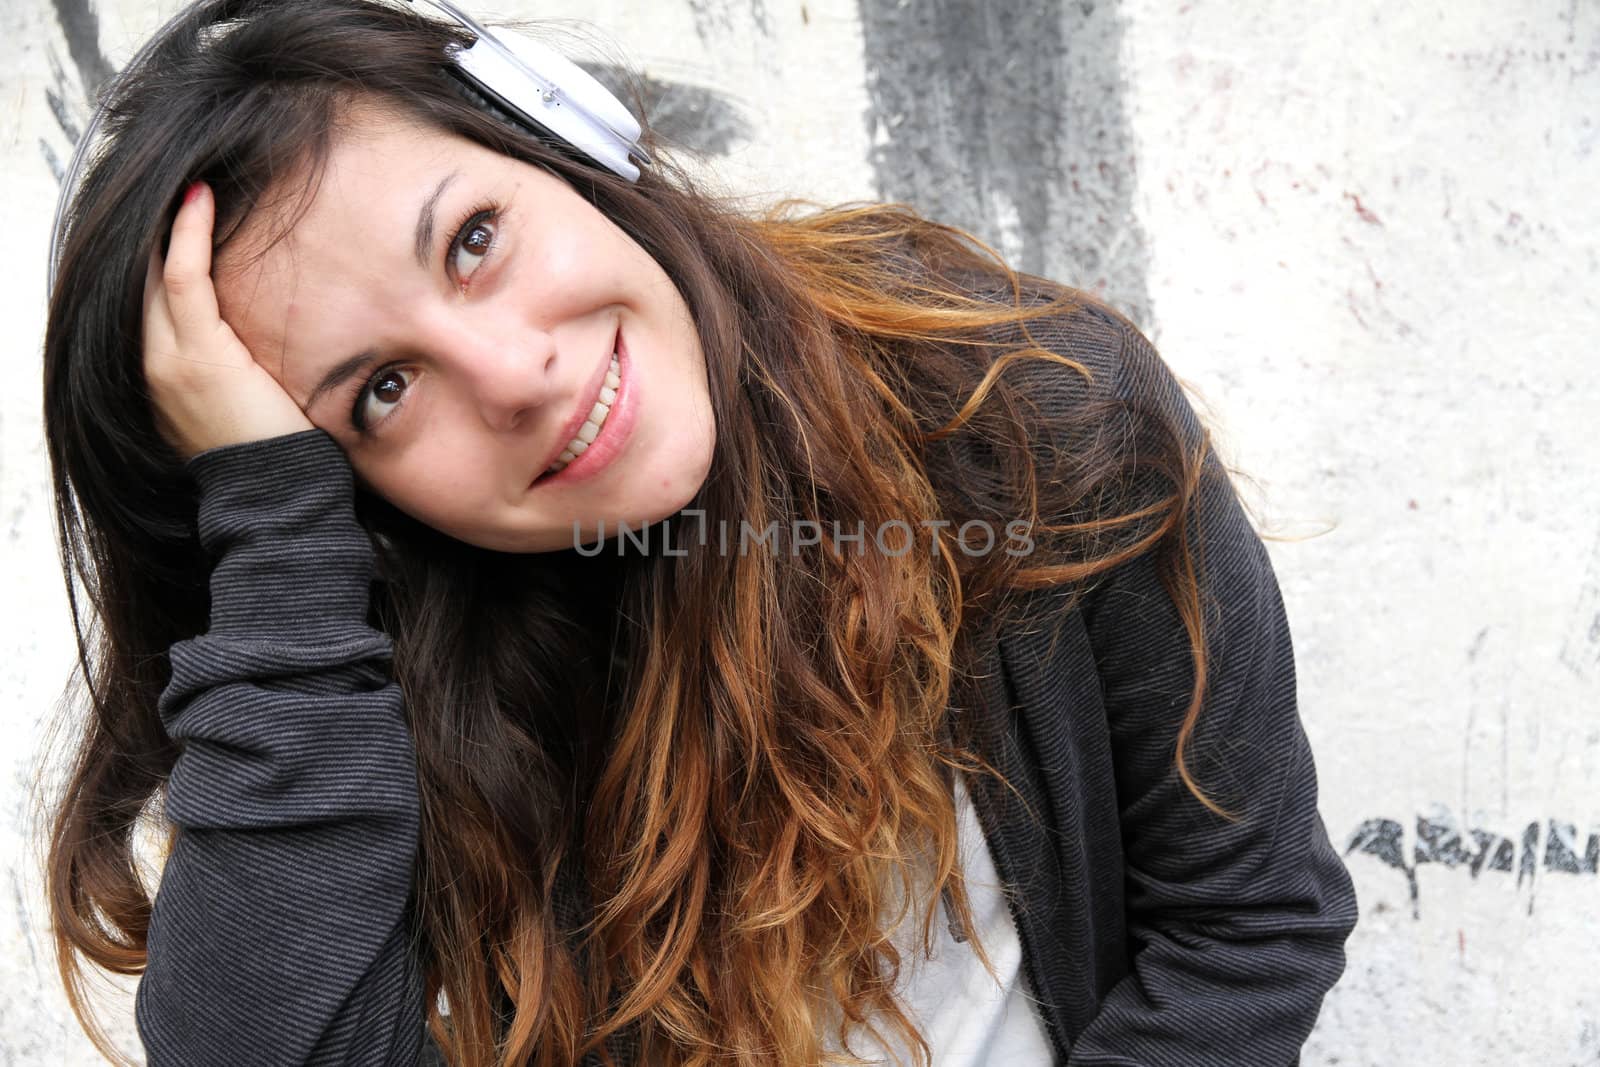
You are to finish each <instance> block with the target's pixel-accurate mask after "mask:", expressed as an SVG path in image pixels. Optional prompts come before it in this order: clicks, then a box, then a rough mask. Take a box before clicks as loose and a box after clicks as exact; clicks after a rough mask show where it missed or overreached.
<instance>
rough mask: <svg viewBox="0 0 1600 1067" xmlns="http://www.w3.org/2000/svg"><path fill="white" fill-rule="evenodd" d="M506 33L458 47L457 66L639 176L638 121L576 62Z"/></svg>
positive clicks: (505, 104) (515, 107)
mask: <svg viewBox="0 0 1600 1067" xmlns="http://www.w3.org/2000/svg"><path fill="white" fill-rule="evenodd" d="M508 36H509V37H511V38H512V39H511V40H501V39H500V38H499V37H494V36H490V35H489V34H487V33H484V34H482V35H481V36H479V38H478V40H477V41H475V42H473V44H472V45H471V46H470V47H468V48H465V49H460V50H458V51H456V52H455V55H454V57H453V58H454V61H455V68H456V71H457V72H458V73H459V74H460V76H461V77H462V78H464V79H466V80H467V81H469V82H471V83H472V85H473V87H474V88H476V89H477V90H478V92H479V93H480V94H481V95H483V96H487V97H489V98H491V99H492V100H494V101H496V102H497V103H498V104H499V105H501V107H502V108H503V109H505V110H509V111H511V112H512V113H513V114H516V115H520V116H522V119H523V120H525V123H532V124H534V125H536V126H540V127H543V128H544V129H546V130H548V131H549V132H550V133H551V134H553V135H554V136H555V137H556V138H557V139H559V140H561V141H563V142H565V143H566V144H569V145H571V146H572V147H573V148H576V149H577V150H578V151H580V152H582V153H583V154H584V155H586V156H588V157H589V158H591V159H593V160H594V161H596V162H598V163H600V164H601V165H603V166H605V167H606V168H607V169H609V170H611V171H613V172H615V173H617V174H619V175H621V176H622V177H624V178H626V179H627V180H628V181H637V180H638V178H639V168H638V167H637V166H635V165H634V163H633V161H632V160H631V159H630V158H629V154H630V151H631V150H632V149H634V147H635V144H634V142H635V141H637V139H638V136H639V130H640V127H639V123H638V121H637V120H636V119H634V117H633V116H632V115H631V114H629V113H628V109H627V108H625V107H623V106H622V102H621V101H619V100H618V99H617V98H616V97H614V96H612V95H611V92H610V90H608V89H606V87H605V86H603V85H601V84H600V83H599V82H598V81H596V80H595V79H594V78H592V77H590V76H589V75H588V74H587V73H585V72H584V71H583V70H582V69H581V68H579V67H578V65H577V64H576V63H573V62H571V61H570V60H567V59H566V58H565V57H562V56H560V55H557V54H556V53H555V52H553V51H551V50H550V49H549V48H546V47H545V46H543V45H541V44H539V43H538V42H535V41H530V40H528V39H527V38H523V37H515V36H514V35H508ZM513 47H515V49H516V50H515V51H513ZM562 78H564V79H566V80H565V81H562V80H559V79H562ZM616 122H622V125H623V128H622V129H618V128H617V126H616V125H615V124H614V123H616Z"/></svg>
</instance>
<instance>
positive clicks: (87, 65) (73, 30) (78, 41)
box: [52, 0, 113, 100]
mask: <svg viewBox="0 0 1600 1067" xmlns="http://www.w3.org/2000/svg"><path fill="white" fill-rule="evenodd" d="M52 5H53V6H54V7H55V11H56V22H57V23H58V24H59V25H60V27H61V36H62V37H64V38H65V39H66V42H67V55H69V56H71V57H72V62H73V65H74V66H76V67H77V68H78V80H79V81H80V82H82V83H83V91H84V95H85V96H86V97H87V98H88V99H90V100H93V99H94V98H95V94H97V93H98V92H99V91H100V87H101V86H102V85H104V84H105V83H106V82H107V81H108V80H110V78H111V75H112V73H113V71H112V69H111V61H110V60H108V59H107V58H106V57H105V53H104V52H102V51H100V18H99V16H98V15H96V14H95V13H94V5H93V4H91V3H90V2H89V0H52Z"/></svg>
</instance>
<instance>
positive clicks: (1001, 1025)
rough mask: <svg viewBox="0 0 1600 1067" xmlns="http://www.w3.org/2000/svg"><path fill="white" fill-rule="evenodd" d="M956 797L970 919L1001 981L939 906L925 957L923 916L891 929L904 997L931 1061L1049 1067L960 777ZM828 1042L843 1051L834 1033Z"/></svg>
mask: <svg viewBox="0 0 1600 1067" xmlns="http://www.w3.org/2000/svg"><path fill="white" fill-rule="evenodd" d="M954 796H955V802H956V822H957V825H958V827H959V841H960V844H959V849H960V855H961V863H962V871H963V873H964V874H965V875H966V882H967V895H968V899H969V901H970V903H971V906H972V920H973V922H974V923H975V924H976V926H977V928H978V936H979V938H980V939H981V940H982V941H983V947H984V950H985V951H986V952H988V954H989V959H990V961H991V962H992V963H993V964H994V966H995V971H996V972H997V973H998V974H999V976H1000V984H999V985H996V984H995V981H994V979H992V978H990V977H989V972H988V971H986V970H984V968H983V964H982V963H980V962H979V961H978V957H977V955H976V954H975V953H974V952H973V951H972V946H971V945H970V944H969V943H964V942H960V941H957V940H955V938H954V937H952V936H951V934H950V929H949V923H948V922H946V921H944V920H945V914H944V911H943V909H942V908H941V910H940V913H939V915H938V916H936V918H935V923H934V928H935V938H934V945H933V957H932V958H931V959H929V958H925V957H924V956H923V955H922V953H921V951H920V950H921V938H920V936H918V935H919V934H920V932H921V922H920V920H919V918H918V916H917V915H916V914H915V912H914V911H912V912H908V914H907V920H906V923H905V924H904V925H903V926H902V927H901V928H900V929H899V930H897V931H896V932H895V934H894V943H895V947H896V948H898V949H899V950H900V958H901V961H902V963H901V969H900V981H901V985H900V988H899V993H900V996H901V999H902V1001H903V1003H904V1004H905V1006H906V1008H907V1014H908V1015H909V1016H910V1018H911V1021H912V1022H913V1023H914V1024H915V1025H916V1027H917V1029H918V1030H920V1031H921V1032H922V1036H923V1037H924V1038H925V1039H926V1040H927V1042H928V1047H929V1048H930V1049H932V1051H933V1064H934V1067H1035V1065H1038V1067H1046V1065H1048V1064H1050V1063H1051V1061H1052V1059H1051V1053H1050V1043H1049V1040H1048V1039H1047V1038H1046V1036H1045V1031H1044V1024H1043V1023H1042V1022H1041V1021H1040V1019H1039V1014H1038V1011H1037V1009H1036V1008H1035V1007H1034V1005H1033V1003H1032V998H1031V997H1030V995H1029V992H1028V989H1027V984H1026V981H1025V979H1024V975H1023V972H1022V943H1021V942H1020V941H1019V940H1018V939H1017V928H1016V924H1015V923H1014V922H1013V921H1012V918H1011V911H1010V909H1009V908H1008V907H1007V905H1006V901H1005V898H1004V897H1003V896H1002V895H1001V893H1000V878H999V876H998V875H997V874H996V873H995V869H994V860H993V859H992V858H991V857H990V855H989V846H988V842H987V841H986V840H985V839H984V836H983V830H982V827H981V826H980V825H979V823H978V816H977V813H976V812H975V811H974V810H973V807H972V801H971V798H969V797H968V796H967V791H966V787H965V785H964V784H963V783H962V781H961V777H960V775H957V776H956V782H955V791H954ZM880 1029H884V1028H883V1027H880ZM885 1036H886V1037H887V1038H889V1039H890V1040H893V1039H894V1038H895V1036H896V1034H895V1032H894V1031H892V1030H889V1031H887V1032H886V1033H885ZM850 1045H851V1051H852V1052H854V1053H855V1054H856V1055H858V1056H860V1057H861V1058H863V1059H865V1060H868V1061H870V1062H873V1063H877V1064H884V1065H886V1067H893V1065H894V1064H896V1063H899V1064H902V1065H904V1067H911V1065H912V1063H913V1060H912V1058H911V1055H910V1052H909V1051H908V1050H907V1049H905V1048H903V1047H896V1048H894V1049H893V1054H891V1050H890V1049H889V1048H886V1047H885V1046H884V1045H883V1044H880V1043H879V1042H877V1041H875V1040H873V1039H872V1037H871V1035H870V1034H867V1033H866V1032H865V1031H862V1030H854V1031H852V1032H851V1036H850ZM825 1046H826V1047H827V1048H829V1049H832V1050H837V1049H838V1045H837V1039H836V1038H835V1037H834V1035H833V1034H832V1033H829V1034H828V1035H827V1037H826V1039H825Z"/></svg>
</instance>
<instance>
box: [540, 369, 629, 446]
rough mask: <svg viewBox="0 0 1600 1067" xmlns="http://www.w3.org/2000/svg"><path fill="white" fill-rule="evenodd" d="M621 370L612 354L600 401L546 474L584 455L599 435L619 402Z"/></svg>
mask: <svg viewBox="0 0 1600 1067" xmlns="http://www.w3.org/2000/svg"><path fill="white" fill-rule="evenodd" d="M621 370H622V365H621V364H620V363H618V362H617V356H616V353H612V355H611V367H610V369H608V370H607V371H606V380H605V385H603V386H602V387H601V389H600V399H599V400H598V401H596V402H595V405H594V407H593V408H592V409H590V411H589V417H588V418H587V419H585V420H584V423H583V425H582V426H581V427H579V429H578V436H576V437H574V438H573V439H572V440H570V441H568V442H567V447H566V448H563V449H562V450H561V455H559V456H557V457H556V461H555V462H554V463H552V464H550V466H549V468H548V470H547V471H546V473H548V474H554V473H555V472H556V471H559V470H560V469H561V468H563V467H565V466H566V465H567V464H568V463H571V462H572V461H573V460H575V459H577V458H578V457H579V456H581V455H583V453H584V450H585V449H587V448H588V447H589V444H590V442H592V441H593V440H594V439H595V437H596V436H598V435H599V433H600V427H602V426H604V425H605V423H606V416H607V415H610V414H611V405H612V404H614V403H616V402H617V388H618V387H619V386H620V385H621V384H622V377H621Z"/></svg>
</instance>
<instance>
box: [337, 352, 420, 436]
mask: <svg viewBox="0 0 1600 1067" xmlns="http://www.w3.org/2000/svg"><path fill="white" fill-rule="evenodd" d="M410 386H411V379H410V377H409V376H408V375H407V373H406V372H405V371H404V370H402V369H400V368H398V367H394V368H391V369H389V370H382V371H379V372H378V373H377V374H375V375H373V376H372V378H371V379H370V380H369V381H368V382H367V385H366V388H364V389H362V390H361V395H360V396H358V397H356V405H355V410H353V411H352V412H351V413H350V423H351V425H352V426H354V427H355V428H356V429H357V430H359V431H361V432H363V433H365V432H366V431H367V430H369V429H372V428H375V427H376V426H378V424H380V423H382V422H383V421H384V420H385V419H387V418H388V417H389V416H390V414H391V413H392V412H394V411H396V410H397V409H398V408H399V407H400V404H401V402H402V401H403V400H404V399H405V393H406V390H407V389H408V388H410Z"/></svg>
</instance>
